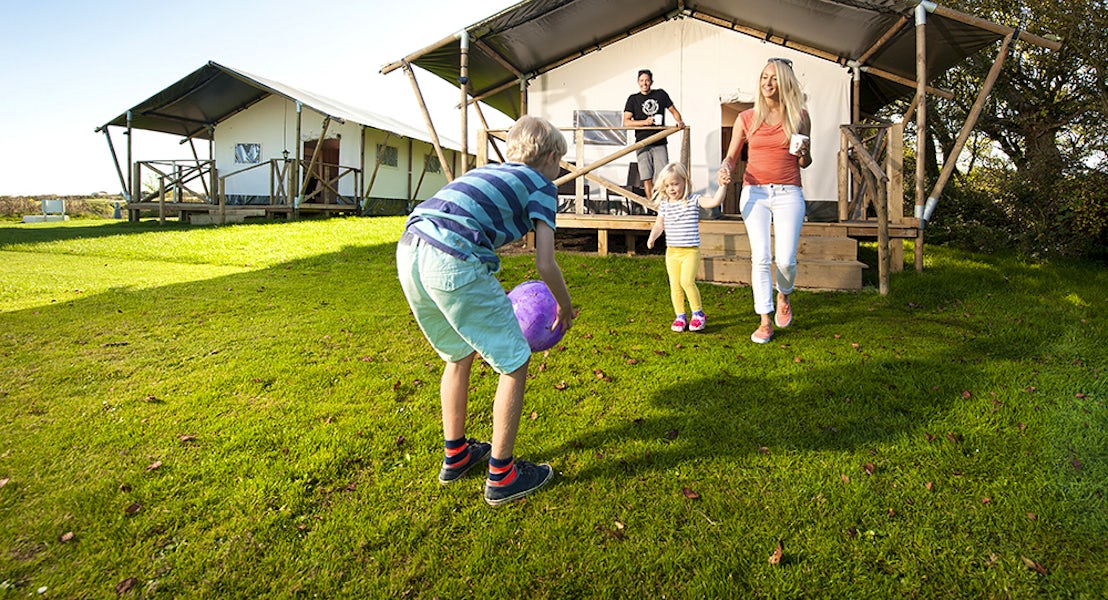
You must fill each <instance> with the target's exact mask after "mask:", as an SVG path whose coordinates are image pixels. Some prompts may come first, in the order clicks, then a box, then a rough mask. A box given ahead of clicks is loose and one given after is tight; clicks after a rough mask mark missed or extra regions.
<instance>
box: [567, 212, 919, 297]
mask: <svg viewBox="0 0 1108 600" xmlns="http://www.w3.org/2000/svg"><path fill="white" fill-rule="evenodd" d="M557 224H558V230H559V231H595V232H596V234H597V253H598V254H599V255H601V256H606V255H607V254H608V253H609V250H610V245H609V241H610V236H611V235H613V234H615V235H621V236H624V237H625V239H626V240H627V244H626V248H627V249H628V253H634V248H635V240H636V238H638V237H640V236H641V237H645V236H647V235H649V234H650V228H651V227H652V226H653V225H654V217H653V216H645V215H587V214H586V215H578V214H572V213H559V214H558V222H557ZM917 233H918V227H916V226H915V225H914V223H911V224H898V225H890V227H889V236H890V242H889V246H890V254H891V259H892V261H891V262H892V270H893V271H901V270H903V268H904V246H903V240H905V239H912V240H914V239H916V234H917ZM700 237H701V244H700V254H701V268H700V273H699V275H698V278H699V279H701V280H703V281H710V282H714V283H734V284H742V285H750V243H749V241H748V240H747V237H746V226H745V225H744V224H743V222H742V219H741V218H739V217H738V216H737V215H725V216H724V217H722V218H720V219H714V220H703V221H701V222H700ZM876 239H877V223H876V222H866V221H853V222H844V223H804V226H803V227H802V228H801V230H800V246H799V247H798V249H797V287H800V288H803V289H823V290H858V289H861V287H862V270H863V269H866V268H868V267H867V265H866V264H864V263H862V262H860V261H859V260H858V241H859V240H876ZM664 240H665V238H664V237H663V238H662V241H663V242H664Z"/></svg>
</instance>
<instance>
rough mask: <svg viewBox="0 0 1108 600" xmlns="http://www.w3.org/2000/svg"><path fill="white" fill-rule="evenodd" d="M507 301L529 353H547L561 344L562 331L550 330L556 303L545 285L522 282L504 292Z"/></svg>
mask: <svg viewBox="0 0 1108 600" xmlns="http://www.w3.org/2000/svg"><path fill="white" fill-rule="evenodd" d="M508 299H509V300H511V301H512V310H514V311H515V313H516V320H517V321H519V328H520V329H522V330H523V337H524V338H526V339H527V343H528V344H529V345H530V346H531V351H532V352H541V351H543V350H547V349H549V348H552V347H554V344H557V343H558V342H559V341H561V339H562V336H563V335H565V331H563V330H561V327H559V328H558V329H556V330H554V331H551V330H550V327H551V325H553V324H554V320H555V319H556V318H557V317H558V302H557V301H556V300H555V299H554V294H551V293H550V288H548V287H546V284H545V283H543V282H542V281H539V280H537V279H532V280H531V281H524V282H523V283H521V284H519V285H517V286H516V287H515V289H513V290H512V291H510V292H508Z"/></svg>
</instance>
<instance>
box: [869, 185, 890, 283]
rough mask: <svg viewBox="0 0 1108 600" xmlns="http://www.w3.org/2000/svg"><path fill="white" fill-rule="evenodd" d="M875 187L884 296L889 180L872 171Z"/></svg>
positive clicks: (879, 276)
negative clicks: (887, 189) (880, 177)
mask: <svg viewBox="0 0 1108 600" xmlns="http://www.w3.org/2000/svg"><path fill="white" fill-rule="evenodd" d="M870 175H871V176H873V184H874V186H873V187H874V189H875V190H876V191H877V195H876V197H875V198H874V209H876V212H877V279H878V291H879V292H880V293H881V295H882V296H888V295H889V205H888V193H887V191H886V188H887V187H888V183H889V182H888V181H885V182H881V181H878V180H877V177H876V176H874V175H873V174H872V173H871V174H870Z"/></svg>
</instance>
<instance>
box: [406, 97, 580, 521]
mask: <svg viewBox="0 0 1108 600" xmlns="http://www.w3.org/2000/svg"><path fill="white" fill-rule="evenodd" d="M565 153H566V141H565V137H564V136H563V135H562V133H561V132H560V131H558V130H557V129H556V128H555V127H554V126H553V125H551V124H550V123H549V122H548V121H546V120H544V119H540V118H538V117H532V116H524V117H522V118H520V119H519V120H518V121H516V123H515V125H513V126H512V128H511V129H510V130H509V131H508V136H507V158H508V162H506V163H503V164H490V165H488V166H484V167H481V168H479V169H475V170H473V171H470V172H469V173H466V174H464V175H462V176H461V177H458V178H457V179H455V180H454V181H452V182H450V183H448V184H446V186H444V187H443V188H442V189H441V190H439V191H438V193H436V194H435V196H434V197H433V198H430V199H429V200H426V201H424V202H422V203H421V204H420V205H419V206H418V207H416V209H415V211H413V212H412V214H411V216H409V218H408V221H407V223H406V224H405V227H404V233H403V235H401V237H400V242H399V244H398V245H397V248H396V266H397V271H398V274H399V277H400V285H401V287H402V288H403V289H404V296H405V297H406V298H407V299H408V304H409V306H411V308H412V313H413V314H414V315H415V318H416V321H417V322H418V323H419V327H420V329H421V330H422V331H423V334H424V335H425V336H426V337H427V340H428V341H429V342H430V343H431V346H432V347H433V348H434V349H435V351H436V352H437V353H438V355H439V356H440V357H441V358H442V359H443V361H444V362H445V363H446V364H445V367H444V368H443V373H442V381H441V384H440V391H439V395H440V400H441V403H442V423H443V437H444V439H445V444H444V445H445V458H444V460H443V465H442V469H441V470H440V471H439V482H441V483H443V484H447V483H451V482H453V481H456V480H458V479H459V478H461V477H462V476H464V475H466V474H467V473H469V472H470V470H471V469H473V468H474V467H476V466H477V465H481V464H486V462H487V465H488V477H487V479H486V481H485V501H486V502H488V503H489V504H491V505H493V506H497V505H500V504H504V503H507V502H511V501H513V500H516V499H519V498H522V497H524V496H526V495H527V494H530V493H531V492H533V491H535V490H537V489H539V488H540V487H542V486H543V485H545V484H546V483H547V482H548V481H549V480H550V478H551V477H552V476H553V474H554V471H553V469H552V468H551V467H550V465H547V464H533V463H530V462H527V461H525V460H516V459H515V457H514V453H515V441H516V434H517V433H518V431H519V421H520V415H521V414H522V411H523V392H524V388H525V384H526V381H527V366H528V363H529V361H530V359H531V348H530V346H529V345H528V343H527V340H526V339H524V337H523V332H522V331H521V330H520V328H519V324H518V321H517V320H516V318H515V313H514V312H513V310H512V304H511V301H510V300H509V299H508V297H507V295H506V294H505V293H504V288H503V287H501V285H500V282H499V281H498V280H497V279H496V277H495V275H496V273H497V272H498V271H499V270H500V259H499V258H498V257H497V255H496V252H495V249H496V248H498V247H500V246H502V245H504V244H508V243H511V242H514V241H516V240H519V239H520V238H522V237H523V236H524V235H526V234H527V233H529V232H531V231H534V232H535V267H536V269H537V270H538V272H539V276H540V277H541V278H542V280H543V281H544V282H545V283H546V285H547V287H549V288H550V291H551V293H553V294H554V298H555V300H557V303H558V315H557V319H556V320H555V322H554V325H553V327H554V328H556V329H560V330H562V331H565V330H568V329H569V328H570V327H571V326H572V325H573V305H572V304H571V303H570V298H569V290H567V289H566V284H565V280H564V279H563V278H562V271H561V269H560V268H559V267H558V263H557V262H556V261H555V258H554V229H555V223H554V219H555V212H556V210H557V188H556V187H555V186H554V183H553V182H552V180H553V179H554V178H555V177H557V176H558V172H559V164H560V162H559V161H560V159H561V157H562V156H563V155H564V154H565ZM477 354H480V355H481V356H482V357H483V358H484V359H485V361H486V362H487V363H488V364H489V366H491V367H492V368H493V369H494V370H495V371H496V372H497V373H498V374H499V375H500V379H499V382H498V384H497V388H496V397H495V399H494V401H493V416H492V421H493V423H492V426H493V431H492V443H491V444H489V443H487V442H481V441H478V440H476V439H474V438H466V429H465V426H466V404H467V401H468V396H469V377H470V372H471V370H472V367H473V361H474V358H475V357H476V356H477Z"/></svg>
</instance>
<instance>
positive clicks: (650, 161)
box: [635, 144, 669, 179]
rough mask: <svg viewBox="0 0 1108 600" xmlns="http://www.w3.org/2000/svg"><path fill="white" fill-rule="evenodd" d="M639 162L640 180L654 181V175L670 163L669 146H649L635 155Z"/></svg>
mask: <svg viewBox="0 0 1108 600" xmlns="http://www.w3.org/2000/svg"><path fill="white" fill-rule="evenodd" d="M635 158H636V160H638V161H639V178H640V179H654V174H655V173H657V172H658V171H661V170H662V167H664V166H666V164H668V163H669V145H668V144H662V145H661V146H647V147H646V148H641V149H639V150H638V152H636V153H635Z"/></svg>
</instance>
